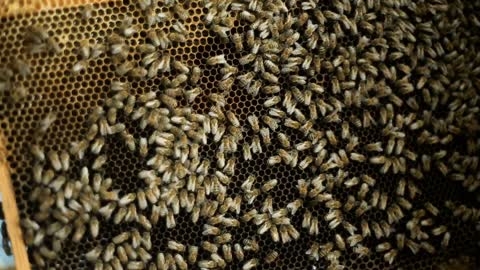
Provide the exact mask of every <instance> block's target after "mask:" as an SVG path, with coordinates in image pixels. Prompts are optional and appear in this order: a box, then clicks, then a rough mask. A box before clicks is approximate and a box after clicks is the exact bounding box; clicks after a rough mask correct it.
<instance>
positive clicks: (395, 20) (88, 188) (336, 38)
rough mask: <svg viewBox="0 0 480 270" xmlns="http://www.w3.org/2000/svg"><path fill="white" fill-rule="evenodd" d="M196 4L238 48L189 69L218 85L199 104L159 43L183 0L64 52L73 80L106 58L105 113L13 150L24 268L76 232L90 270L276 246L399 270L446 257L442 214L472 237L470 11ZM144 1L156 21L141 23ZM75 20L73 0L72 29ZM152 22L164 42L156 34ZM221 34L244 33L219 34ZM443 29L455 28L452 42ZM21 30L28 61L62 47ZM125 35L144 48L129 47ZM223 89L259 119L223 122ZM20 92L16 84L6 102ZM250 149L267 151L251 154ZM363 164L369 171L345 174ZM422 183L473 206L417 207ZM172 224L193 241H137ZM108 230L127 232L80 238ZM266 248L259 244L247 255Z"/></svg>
mask: <svg viewBox="0 0 480 270" xmlns="http://www.w3.org/2000/svg"><path fill="white" fill-rule="evenodd" d="M199 4H201V5H202V6H203V7H205V8H206V10H207V12H206V13H205V14H204V15H203V16H202V24H204V26H205V27H206V28H207V29H209V31H211V32H212V33H214V34H215V35H216V36H217V37H218V39H219V40H220V41H221V42H222V43H225V44H228V45H229V46H231V47H232V48H233V50H234V51H235V52H236V53H237V54H238V55H239V57H238V59H236V60H235V61H232V60H231V57H228V56H227V55H225V54H221V53H219V54H215V53H214V54H211V56H210V57H208V58H206V59H202V61H203V62H202V63H203V64H204V65H205V66H207V67H211V68H212V69H215V70H217V71H218V74H219V75H220V76H218V78H220V79H219V80H218V81H217V82H216V83H215V87H216V88H217V90H218V91H216V92H213V93H210V92H209V93H208V94H206V93H205V91H204V89H202V87H201V86H199V85H200V84H199V82H200V80H201V78H202V76H203V70H202V68H201V67H200V66H190V65H188V64H187V63H186V62H183V61H182V60H179V58H176V57H173V56H172V55H170V53H169V50H168V49H169V48H174V47H175V46H179V45H181V44H185V43H186V41H187V40H188V39H189V38H190V36H191V33H190V32H189V29H188V28H187V27H186V26H185V24H186V20H187V19H188V11H187V10H186V9H185V6H186V4H185V3H183V2H182V3H180V2H178V1H176V0H164V1H156V0H139V1H138V3H137V4H136V8H137V9H139V10H140V11H141V14H142V16H144V22H145V26H144V27H140V26H139V25H138V24H135V23H133V19H132V18H130V17H125V18H124V19H123V20H122V22H121V23H120V24H119V25H117V28H116V29H115V31H114V32H113V33H111V34H110V35H109V36H107V37H105V43H104V44H102V43H95V44H92V43H91V42H89V41H81V42H79V49H78V61H77V62H76V63H74V64H73V65H72V67H71V76H76V75H78V74H80V73H86V72H87V73H88V72H89V65H90V64H92V65H93V62H91V61H90V60H93V59H95V58H98V57H100V56H102V55H107V56H108V57H110V59H111V63H112V65H113V69H114V71H115V73H116V76H117V78H115V79H112V80H111V81H110V85H109V93H108V95H107V96H108V97H107V98H106V100H105V101H104V105H103V106H99V107H97V108H94V109H93V110H91V112H90V113H89V115H88V120H87V123H86V125H87V126H88V128H87V132H86V133H85V134H83V136H82V139H81V140H79V141H75V142H72V143H71V145H70V147H69V149H64V150H59V151H54V150H47V149H48V147H47V146H45V145H42V140H41V138H42V137H43V136H44V135H45V134H47V133H48V131H49V128H50V126H52V125H55V122H56V121H57V116H56V114H55V112H53V111H52V112H50V113H49V114H47V115H46V116H45V117H44V118H43V119H42V120H40V121H39V123H38V127H37V129H36V131H35V132H36V133H35V135H36V136H35V138H38V140H37V141H35V142H32V143H31V145H30V146H29V149H30V152H31V154H32V156H33V160H34V161H33V162H32V164H31V173H32V174H31V178H32V183H33V186H32V192H31V194H30V196H29V199H30V202H29V203H30V204H32V205H34V208H35V209H36V211H35V212H34V213H32V214H31V215H30V216H28V217H26V218H24V219H23V221H22V227H23V232H24V237H25V242H26V243H27V245H28V246H29V252H30V255H31V259H32V263H33V264H35V265H36V266H38V267H39V268H49V269H54V265H55V264H54V262H55V261H56V260H58V258H59V254H60V253H61V252H62V248H63V247H64V246H65V245H66V244H67V243H68V242H73V243H81V242H82V241H85V239H89V240H92V241H93V242H94V243H95V245H94V246H93V247H92V249H91V250H88V251H87V252H86V253H85V254H82V259H83V260H85V261H86V262H88V265H89V268H91V269H96V270H103V269H114V270H118V269H149V270H154V269H160V270H167V269H181V270H185V269H223V268H227V267H233V268H232V269H242V270H249V269H255V268H257V267H264V268H268V269H275V268H276V267H277V265H280V264H281V260H282V257H283V256H288V254H284V253H283V251H282V245H289V244H291V243H293V242H297V241H304V242H305V244H307V245H308V247H307V248H305V250H302V254H304V256H305V257H308V258H309V260H310V262H311V264H310V265H311V266H312V267H313V269H316V267H317V266H318V265H320V263H322V265H326V268H327V269H332V270H337V269H346V268H347V266H346V263H345V258H346V256H347V255H351V254H353V256H356V257H359V258H362V257H369V256H373V255H376V256H381V257H382V258H383V260H384V261H385V263H386V265H389V266H390V265H392V266H397V267H398V266H402V265H399V264H398V263H399V260H398V258H399V257H403V256H409V255H417V254H436V253H441V252H442V251H443V250H448V249H449V248H452V247H451V245H450V243H451V242H452V241H451V240H453V239H455V237H456V235H455V234H454V229H455V228H453V225H451V224H449V223H445V222H444V221H445V220H446V217H450V218H455V219H457V220H459V221H460V222H461V223H462V224H465V225H466V226H469V227H471V228H473V230H475V228H474V227H475V226H476V224H477V223H478V221H479V219H480V208H479V207H478V202H479V200H480V196H479V195H480V193H479V191H480V188H479V187H480V174H479V157H480V155H479V153H480V136H479V135H480V132H479V131H480V125H479V123H478V120H479V119H480V109H479V102H480V100H479V99H480V91H479V87H480V81H479V75H480V53H478V52H479V50H477V48H478V42H479V38H480V35H478V34H479V33H480V18H479V17H478V16H477V14H475V13H473V12H471V11H470V9H473V8H474V7H473V5H475V4H473V3H462V2H461V1H454V2H453V3H447V2H446V1H426V2H421V3H416V2H414V1H376V0H354V1H349V0H334V1H331V2H330V3H328V4H323V3H320V1H318V0H310V1H297V0H286V1H283V0H268V1H261V0H238V1H232V0H221V1H210V0H204V1H202V2H201V3H199ZM476 5H477V8H478V4H476ZM157 7H168V8H169V9H168V10H169V11H168V12H161V13H157V10H158V9H156V8H157ZM92 12H93V8H92V7H91V6H87V7H85V8H84V9H83V10H82V16H83V18H84V19H85V20H88V19H89V18H90V17H91V16H92ZM167 21H168V22H170V24H169V25H171V27H170V29H169V30H168V31H166V30H164V29H159V28H156V27H155V26H156V25H157V24H159V23H163V22H167ZM236 23H239V24H242V25H243V26H244V27H243V31H236V30H235V29H234V28H235V25H236ZM460 26H462V27H463V28H462V29H463V30H465V28H469V31H466V30H465V31H463V30H462V31H463V32H462V31H458V27H460ZM234 30H235V31H234ZM26 31H27V34H26V41H27V42H28V43H27V44H29V48H30V50H31V53H35V52H37V51H38V50H46V51H50V52H53V53H61V46H60V45H59V44H58V43H57V42H56V39H55V38H53V37H52V36H51V35H49V34H48V33H47V31H46V30H45V29H42V28H41V27H36V26H33V27H31V28H27V29H26ZM139 33H141V35H140V36H142V37H143V39H144V40H143V43H141V44H135V45H132V43H130V42H128V40H129V38H131V37H132V36H134V35H137V34H139ZM476 34H477V35H476ZM346 40H349V41H348V42H347V41H346ZM132 53H135V54H137V55H140V57H138V58H132V57H130V54H132ZM1 73H2V74H0V93H2V92H4V91H7V90H8V91H13V90H11V89H13V88H12V87H11V85H13V84H14V83H13V77H14V74H15V73H16V74H17V75H19V76H28V75H29V73H30V71H29V68H28V64H27V63H25V62H24V61H22V60H17V61H16V62H14V63H13V64H12V65H11V68H8V72H1ZM324 74H327V79H325V80H324V79H323V77H324ZM15 76H16V75H15ZM158 77H160V78H161V84H160V85H159V86H158V90H157V91H150V92H143V93H142V94H136V91H135V88H134V86H133V85H134V84H133V83H132V82H135V81H138V80H149V79H152V78H158ZM319 77H321V78H322V79H321V80H319V79H318V78H319ZM16 89H17V90H16V92H17V93H18V92H19V90H18V87H17V88H16ZM232 91H244V92H245V93H247V94H248V96H249V98H250V99H251V100H258V101H259V104H260V105H261V106H262V107H263V109H264V111H265V113H264V114H259V113H257V112H256V111H251V112H248V115H247V116H246V117H243V116H241V115H239V113H238V112H237V111H235V110H232V109H231V107H230V106H227V105H228V101H227V96H228V95H229V94H230V93H231V92H232ZM12 95H13V94H12ZM19 95H20V94H19ZM25 95H28V91H26V90H25V94H23V92H22V94H21V95H20V96H25ZM200 99H203V100H207V102H208V103H207V104H209V107H208V108H207V112H206V113H203V112H199V111H197V110H195V109H194V106H193V104H195V102H198V101H199V100H200ZM15 100H16V101H18V100H20V99H17V98H16V99H15ZM122 119H128V120H127V121H124V120H122ZM138 130H140V131H142V134H147V135H141V136H140V135H138V132H136V131H138ZM364 133H374V134H376V135H375V136H372V137H366V136H364V135H362V134H364ZM112 139H116V140H120V141H121V142H122V144H123V145H124V146H125V147H126V149H127V151H129V152H131V153H133V154H135V155H138V156H139V157H141V158H142V160H143V161H144V164H143V169H142V170H140V171H139V172H138V173H137V175H136V176H135V177H136V179H137V190H136V191H133V192H125V191H124V190H121V189H117V188H114V183H115V182H116V181H119V179H114V178H112V177H111V176H110V175H108V173H107V168H108V166H110V165H109V160H110V159H111V158H112V157H111V156H109V154H108V153H109V152H108V151H106V149H108V147H109V145H108V142H109V141H111V140H112ZM207 144H209V145H212V144H213V145H215V154H214V156H207V155H206V154H205V153H204V152H203V150H202V149H203V146H205V145H207ZM272 146H274V147H275V150H274V151H273V152H272V151H271V150H269V149H271V148H272ZM264 153H267V154H268V157H267V158H266V159H258V156H259V155H260V154H264ZM251 160H254V161H256V162H258V163H259V164H261V166H264V167H268V168H269V169H275V168H279V167H286V168H288V169H289V170H298V171H301V172H304V173H305V175H308V177H305V178H302V179H291V178H277V177H272V178H271V179H260V178H259V177H257V175H256V173H255V172H249V173H250V174H249V175H247V176H245V177H243V176H242V177H239V176H238V165H239V164H241V163H242V162H247V161H251ZM365 166H369V168H373V170H368V171H367V170H360V172H359V170H355V168H363V167H365ZM126 169H127V168H126ZM287 181H288V182H290V183H294V186H295V188H294V189H293V190H288V191H285V192H288V193H289V194H294V196H291V197H289V200H288V201H279V198H277V197H276V196H275V194H274V193H275V191H276V190H278V189H280V188H282V184H284V183H285V182H287ZM436 181H438V182H440V181H448V182H449V183H451V184H452V185H456V186H458V187H460V188H462V189H463V191H464V192H465V194H468V195H466V196H467V197H469V198H470V197H471V198H473V200H469V201H456V200H446V201H445V202H442V203H438V202H432V200H431V196H430V195H431V194H428V190H425V189H424V187H425V185H426V184H425V183H430V185H432V184H431V182H436ZM433 185H435V183H433ZM386 186H387V187H388V188H386ZM233 187H238V189H236V190H238V192H236V193H234V192H232V190H233ZM471 201H473V202H476V204H475V203H473V204H472V202H471ZM180 215H186V216H188V217H189V222H191V223H192V224H195V225H197V224H198V225H200V226H201V235H202V240H201V241H200V242H192V243H188V242H181V241H178V240H176V239H164V240H165V241H164V243H163V244H162V248H161V249H160V248H159V247H155V244H154V243H153V242H152V238H159V236H158V235H153V234H152V231H153V230H154V229H155V228H158V227H161V228H164V229H165V230H171V229H174V228H175V227H177V226H178V225H177V223H178V217H179V216H180ZM372 217H376V218H372ZM447 220H448V219H447ZM108 224H115V225H118V226H122V225H128V226H124V227H121V228H125V229H124V230H123V231H122V232H120V233H119V234H118V235H113V236H112V237H111V239H110V238H109V239H108V240H107V241H102V242H100V241H97V240H98V239H99V238H101V237H102V233H103V232H102V231H103V230H105V227H107V226H108ZM322 224H325V225H322ZM242 226H252V227H253V228H254V230H255V235H254V236H252V237H249V238H246V239H239V238H238V236H237V235H236V234H235V231H236V230H237V229H238V228H239V227H242ZM322 231H329V232H330V233H329V235H330V239H327V241H323V239H322V238H320V237H319V235H320V234H321V233H322ZM266 240H268V241H270V242H271V243H273V245H269V246H263V245H262V243H264V242H265V241H266ZM471 241H474V240H473V239H472V240H471ZM279 267H280V266H279Z"/></svg>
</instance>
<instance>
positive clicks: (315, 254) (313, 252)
mask: <svg viewBox="0 0 480 270" xmlns="http://www.w3.org/2000/svg"><path fill="white" fill-rule="evenodd" d="M319 250H320V245H319V244H318V243H317V242H313V244H312V245H311V246H310V248H309V249H308V250H307V251H306V252H305V254H306V255H308V256H309V257H311V258H313V259H314V260H316V261H318V260H320V252H319Z"/></svg>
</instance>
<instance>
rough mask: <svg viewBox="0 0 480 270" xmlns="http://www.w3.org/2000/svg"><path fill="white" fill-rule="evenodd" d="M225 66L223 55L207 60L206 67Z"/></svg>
mask: <svg viewBox="0 0 480 270" xmlns="http://www.w3.org/2000/svg"><path fill="white" fill-rule="evenodd" d="M225 64H227V60H226V59H225V55H224V54H220V55H216V56H212V57H210V58H209V59H208V60H207V65H210V66H215V65H225Z"/></svg>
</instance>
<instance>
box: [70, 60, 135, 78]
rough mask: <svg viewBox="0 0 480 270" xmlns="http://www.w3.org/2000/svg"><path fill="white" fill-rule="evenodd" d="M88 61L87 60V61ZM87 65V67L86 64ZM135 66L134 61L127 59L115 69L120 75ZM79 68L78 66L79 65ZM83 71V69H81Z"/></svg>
mask: <svg viewBox="0 0 480 270" xmlns="http://www.w3.org/2000/svg"><path fill="white" fill-rule="evenodd" d="M79 63H80V62H79ZM85 63H86V62H85ZM84 65H85V68H86V64H84ZM85 68H83V69H85ZM134 68H135V65H134V64H133V63H132V62H129V61H125V62H123V63H122V64H120V65H119V66H117V67H116V69H115V72H116V73H117V74H118V75H119V76H123V75H125V74H127V73H128V72H130V71H131V70H132V69H134ZM74 69H75V66H74ZM77 69H78V67H77ZM80 71H81V70H80ZM78 72H79V71H77V73H78Z"/></svg>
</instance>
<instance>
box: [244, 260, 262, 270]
mask: <svg viewBox="0 0 480 270" xmlns="http://www.w3.org/2000/svg"><path fill="white" fill-rule="evenodd" d="M257 265H258V259H256V258H253V259H250V260H248V261H246V262H245V263H244V264H243V265H242V270H250V269H252V268H255V267H257Z"/></svg>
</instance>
